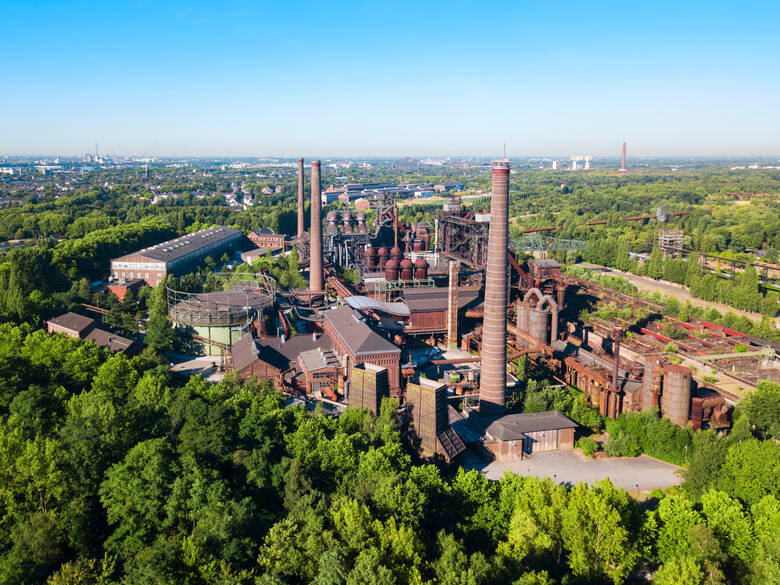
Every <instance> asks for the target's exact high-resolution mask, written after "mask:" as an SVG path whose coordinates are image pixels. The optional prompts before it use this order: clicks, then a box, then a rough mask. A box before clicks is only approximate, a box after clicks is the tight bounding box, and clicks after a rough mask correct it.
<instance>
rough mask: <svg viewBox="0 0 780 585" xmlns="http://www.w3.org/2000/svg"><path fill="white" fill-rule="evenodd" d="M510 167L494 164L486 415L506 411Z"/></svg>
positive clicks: (483, 381) (483, 394) (482, 390)
mask: <svg viewBox="0 0 780 585" xmlns="http://www.w3.org/2000/svg"><path fill="white" fill-rule="evenodd" d="M509 166H510V165H509V161H507V160H499V161H495V162H494V163H493V190H492V197H491V201H490V231H489V234H488V251H487V269H486V271H485V320H484V325H483V335H482V356H481V357H482V372H481V378H480V386H479V411H480V415H482V416H485V415H496V414H501V413H503V412H504V411H505V410H506V398H505V394H506V345H507V330H506V325H507V322H506V309H507V249H508V243H509V242H508V240H509Z"/></svg>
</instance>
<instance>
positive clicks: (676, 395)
mask: <svg viewBox="0 0 780 585" xmlns="http://www.w3.org/2000/svg"><path fill="white" fill-rule="evenodd" d="M661 414H663V415H664V416H665V417H666V418H668V419H669V420H670V421H672V422H673V423H674V424H676V425H678V426H681V427H683V426H685V425H687V424H688V419H689V418H690V414H691V370H690V368H686V367H685V366H678V365H674V364H672V365H670V366H666V367H665V368H664V385H663V392H662V393H661Z"/></svg>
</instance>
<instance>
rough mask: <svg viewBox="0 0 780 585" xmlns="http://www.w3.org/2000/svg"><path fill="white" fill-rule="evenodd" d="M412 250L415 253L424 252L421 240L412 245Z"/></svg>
mask: <svg viewBox="0 0 780 585" xmlns="http://www.w3.org/2000/svg"><path fill="white" fill-rule="evenodd" d="M412 250H414V251H415V252H422V251H423V243H422V241H421V240H415V241H414V242H413V243H412Z"/></svg>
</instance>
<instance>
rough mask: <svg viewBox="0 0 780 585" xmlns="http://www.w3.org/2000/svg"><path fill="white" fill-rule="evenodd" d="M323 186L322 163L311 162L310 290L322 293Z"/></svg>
mask: <svg viewBox="0 0 780 585" xmlns="http://www.w3.org/2000/svg"><path fill="white" fill-rule="evenodd" d="M321 189H322V185H321V183H320V161H318V160H313V161H311V227H310V229H311V242H310V244H309V290H310V291H312V292H322V290H323V289H322V195H321Z"/></svg>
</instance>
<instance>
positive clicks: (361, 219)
mask: <svg viewBox="0 0 780 585" xmlns="http://www.w3.org/2000/svg"><path fill="white" fill-rule="evenodd" d="M355 220H356V221H357V231H358V233H361V234H365V233H366V232H367V231H368V230H367V229H366V212H365V211H358V212H357V213H356V214H355Z"/></svg>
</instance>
